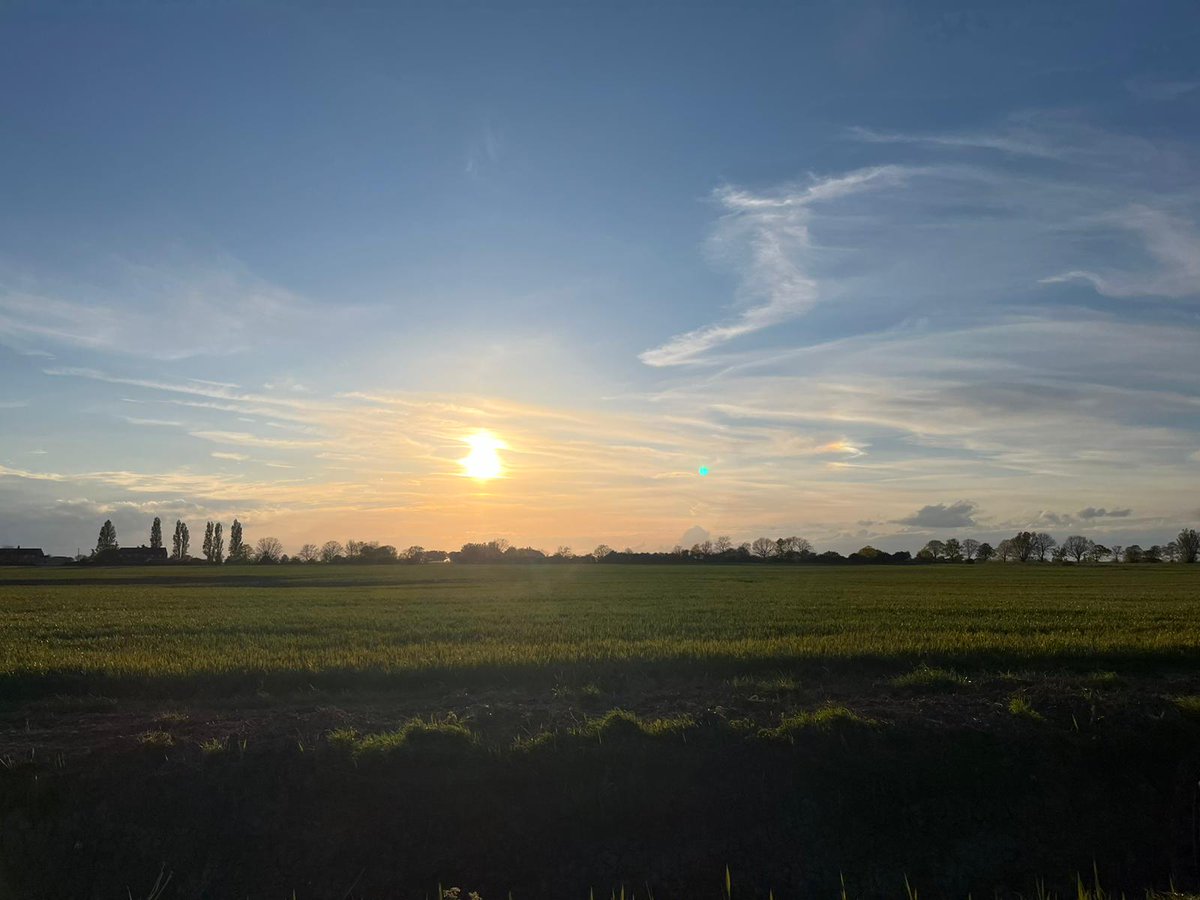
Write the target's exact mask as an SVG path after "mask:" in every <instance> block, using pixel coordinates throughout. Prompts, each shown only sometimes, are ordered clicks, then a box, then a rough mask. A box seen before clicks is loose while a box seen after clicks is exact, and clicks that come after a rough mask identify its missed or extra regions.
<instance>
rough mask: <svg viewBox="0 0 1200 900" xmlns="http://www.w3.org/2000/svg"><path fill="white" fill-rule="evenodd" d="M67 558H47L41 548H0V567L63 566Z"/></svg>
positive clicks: (67, 561) (68, 559)
mask: <svg viewBox="0 0 1200 900" xmlns="http://www.w3.org/2000/svg"><path fill="white" fill-rule="evenodd" d="M70 561H71V558H70V557H69V556H47V555H46V554H45V553H43V552H42V548H41V547H0V566H65V565H66V564H67V563H69V562H70Z"/></svg>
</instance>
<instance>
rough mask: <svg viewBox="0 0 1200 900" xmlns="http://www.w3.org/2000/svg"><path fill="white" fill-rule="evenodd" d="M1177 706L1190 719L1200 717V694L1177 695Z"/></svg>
mask: <svg viewBox="0 0 1200 900" xmlns="http://www.w3.org/2000/svg"><path fill="white" fill-rule="evenodd" d="M1175 706H1176V707H1177V708H1178V709H1179V711H1180V712H1181V713H1183V714H1184V715H1185V716H1187V717H1188V718H1189V719H1200V696H1196V695H1194V694H1193V695H1190V696H1187V697H1176V698H1175Z"/></svg>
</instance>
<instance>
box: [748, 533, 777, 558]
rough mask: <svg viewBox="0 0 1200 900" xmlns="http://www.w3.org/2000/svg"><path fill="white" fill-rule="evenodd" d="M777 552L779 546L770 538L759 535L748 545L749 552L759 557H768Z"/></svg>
mask: <svg viewBox="0 0 1200 900" xmlns="http://www.w3.org/2000/svg"><path fill="white" fill-rule="evenodd" d="M778 552H779V546H778V545H777V544H776V543H775V542H774V541H773V540H771V539H770V538H765V537H760V538H758V539H756V540H755V541H754V543H752V544H751V545H750V553H751V555H753V556H757V557H758V558H759V559H768V558H770V557H772V556H774V555H775V554H776V553H778Z"/></svg>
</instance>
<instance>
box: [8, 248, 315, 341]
mask: <svg viewBox="0 0 1200 900" xmlns="http://www.w3.org/2000/svg"><path fill="white" fill-rule="evenodd" d="M319 322H320V317H319V315H318V314H317V309H316V307H315V306H314V305H313V304H312V303H311V302H309V301H307V300H305V299H303V298H301V297H299V296H297V295H296V294H294V293H293V292H291V291H288V290H287V289H285V288H283V287H280V286H278V285H275V284H271V283H269V282H267V281H265V280H264V279H262V278H259V277H257V276H255V275H254V274H253V273H251V272H249V271H248V270H247V269H246V268H245V266H243V265H242V264H241V263H239V262H238V261H236V260H234V259H231V258H229V257H224V256H216V257H213V258H209V259H205V260H200V261H197V260H194V259H189V260H171V259H169V258H168V259H167V260H166V261H161V262H155V263H153V264H145V263H135V262H130V261H126V260H111V259H110V260H106V261H105V262H104V263H103V264H102V265H98V266H97V267H96V269H95V272H94V276H93V278H92V280H90V281H83V280H72V281H66V280H63V279H62V278H57V277H41V276H38V275H36V274H29V273H26V272H13V271H11V270H2V269H0V343H3V344H6V345H9V346H12V347H14V348H16V349H18V350H19V351H21V352H23V353H25V354H37V355H44V356H52V354H50V353H49V352H48V351H46V350H45V349H44V348H45V347H46V346H50V347H63V348H76V349H85V350H92V351H97V352H103V353H111V354H119V355H124V356H135V357H143V358H149V359H155V360H166V361H170V360H181V359H186V358H189V357H193V356H199V355H219V356H227V355H230V354H234V353H239V352H241V351H243V350H246V349H248V348H250V347H253V346H256V345H261V343H262V341H263V340H264V339H276V338H282V337H287V336H289V335H296V334H298V333H302V332H304V331H306V330H307V329H309V327H310V326H316V325H317V324H318V323H319Z"/></svg>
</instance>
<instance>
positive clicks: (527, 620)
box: [0, 564, 1200, 683]
mask: <svg viewBox="0 0 1200 900" xmlns="http://www.w3.org/2000/svg"><path fill="white" fill-rule="evenodd" d="M1197 612H1200V566H1197V567H1192V566H1180V565H1159V566H1120V567H1116V566H1106V567H1078V568H1077V567H1062V566H1051V565H1043V566H1015V565H1001V564H992V565H985V566H975V567H969V566H940V567H912V568H889V567H878V568H865V567H863V568H847V567H839V568H817V567H783V566H778V567H773V566H745V567H716V566H708V567H684V566H673V567H665V566H664V567H649V566H601V565H563V566H530V567H523V566H503V567H467V566H451V565H428V566H414V567H399V566H393V567H386V568H366V567H319V566H310V567H304V568H300V567H270V568H268V567H252V568H242V569H233V568H223V569H205V568H199V567H189V568H175V569H168V568H157V569H91V570H88V569H77V570H58V571H45V570H42V571H38V570H11V571H8V572H3V573H0V613H2V615H0V674H2V675H3V677H4V678H6V679H7V680H8V681H9V682H10V683H12V682H18V681H22V680H37V679H39V678H46V677H53V676H69V677H74V678H79V677H83V678H85V679H86V678H88V677H92V676H96V677H105V676H109V677H117V678H132V679H154V678H159V677H169V678H172V679H178V678H181V677H187V676H191V675H199V676H203V675H214V674H228V673H245V674H254V673H260V674H265V675H271V674H287V673H293V674H295V673H298V674H301V675H305V676H311V675H319V674H321V673H337V674H338V675H339V676H342V677H344V676H346V675H351V676H353V675H354V674H356V673H362V674H364V675H368V674H388V673H420V672H429V671H436V672H446V671H448V670H456V669H462V670H471V669H475V670H480V669H486V670H492V669H495V668H496V667H514V668H531V667H555V666H570V665H576V664H583V665H589V664H605V663H624V662H641V663H649V664H665V663H682V662H687V663H692V664H695V663H700V664H705V663H713V664H723V665H733V666H737V665H747V666H750V665H756V664H768V665H769V664H774V663H778V662H779V661H782V660H810V659H811V660H855V659H863V660H868V659H871V660H882V661H896V662H911V661H919V660H924V661H931V662H934V661H945V662H950V663H955V664H958V665H967V666H971V665H1028V664H1034V665H1036V664H1041V663H1045V664H1056V663H1073V662H1084V663H1093V662H1103V663H1104V664H1105V665H1108V666H1110V667H1112V666H1120V665H1122V664H1125V663H1128V664H1135V663H1136V664H1147V663H1149V664H1164V665H1168V666H1188V665H1190V664H1191V663H1192V662H1194V661H1195V660H1196V659H1197V656H1196V651H1197V650H1200V617H1198V616H1197Z"/></svg>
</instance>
